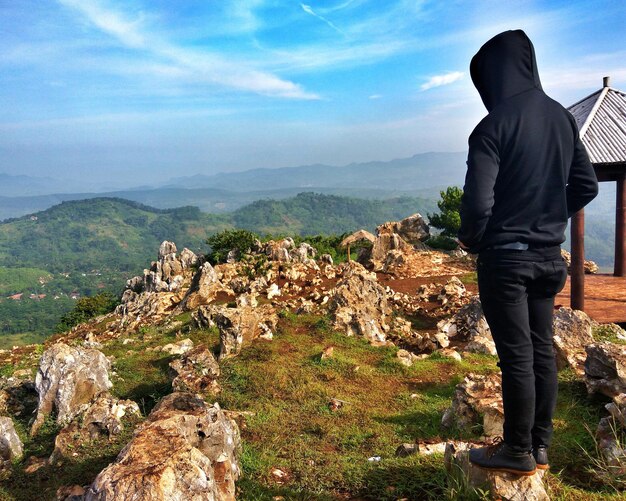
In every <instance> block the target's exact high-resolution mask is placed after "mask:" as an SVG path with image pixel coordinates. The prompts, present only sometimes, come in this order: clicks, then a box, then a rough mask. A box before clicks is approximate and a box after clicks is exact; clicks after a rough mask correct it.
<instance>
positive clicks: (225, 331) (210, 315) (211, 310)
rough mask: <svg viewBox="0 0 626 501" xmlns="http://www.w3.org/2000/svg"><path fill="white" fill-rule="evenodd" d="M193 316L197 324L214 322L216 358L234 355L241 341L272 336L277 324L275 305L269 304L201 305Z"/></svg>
mask: <svg viewBox="0 0 626 501" xmlns="http://www.w3.org/2000/svg"><path fill="white" fill-rule="evenodd" d="M194 319H195V320H196V323H197V324H198V325H199V326H201V327H204V326H212V325H217V328H218V329H219V331H220V353H219V356H218V360H222V359H224V358H226V357H230V356H234V355H237V354H238V353H239V352H240V351H241V348H242V347H243V346H244V345H245V344H249V343H251V342H252V341H254V340H255V339H257V338H259V337H261V338H264V339H272V337H273V333H274V331H275V330H276V327H277V325H278V315H277V313H276V309H275V308H274V307H273V306H272V305H269V304H264V305H261V306H252V305H250V304H242V305H241V306H237V307H236V308H229V307H227V306H222V305H219V306H218V305H212V306H201V307H200V308H199V309H198V311H197V312H196V313H195V315H194Z"/></svg>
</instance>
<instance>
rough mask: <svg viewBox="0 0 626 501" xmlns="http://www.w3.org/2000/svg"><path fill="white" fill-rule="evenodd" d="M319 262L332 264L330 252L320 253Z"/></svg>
mask: <svg viewBox="0 0 626 501" xmlns="http://www.w3.org/2000/svg"><path fill="white" fill-rule="evenodd" d="M320 263H322V264H330V265H331V266H332V264H333V257H332V256H331V255H330V254H322V255H321V256H320Z"/></svg>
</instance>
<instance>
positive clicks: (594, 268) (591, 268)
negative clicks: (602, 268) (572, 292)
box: [561, 249, 598, 274]
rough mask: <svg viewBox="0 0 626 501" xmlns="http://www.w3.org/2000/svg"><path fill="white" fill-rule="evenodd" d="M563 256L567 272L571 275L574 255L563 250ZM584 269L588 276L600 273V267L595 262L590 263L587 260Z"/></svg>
mask: <svg viewBox="0 0 626 501" xmlns="http://www.w3.org/2000/svg"><path fill="white" fill-rule="evenodd" d="M561 256H563V259H564V260H565V263H567V271H568V272H569V273H571V271H572V269H571V268H572V255H571V254H570V253H569V252H567V251H566V250H565V249H561ZM583 269H584V270H585V273H586V274H592V273H598V265H597V264H596V263H595V262H594V261H588V260H586V259H585V264H584V265H583Z"/></svg>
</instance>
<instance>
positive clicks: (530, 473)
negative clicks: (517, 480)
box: [472, 463, 537, 477]
mask: <svg viewBox="0 0 626 501" xmlns="http://www.w3.org/2000/svg"><path fill="white" fill-rule="evenodd" d="M472 465H474V466H477V467H478V468H482V469H483V470H488V471H493V472H496V473H498V472H500V473H512V474H513V475H519V476H520V477H532V476H533V475H534V474H535V473H537V469H536V468H535V469H534V470H532V471H520V470H513V469H510V468H488V467H487V466H480V465H477V464H476V463H472Z"/></svg>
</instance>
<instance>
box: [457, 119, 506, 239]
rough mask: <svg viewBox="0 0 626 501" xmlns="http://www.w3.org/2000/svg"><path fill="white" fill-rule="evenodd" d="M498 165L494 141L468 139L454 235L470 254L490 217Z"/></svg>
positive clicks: (481, 137) (477, 134) (483, 136)
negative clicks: (465, 168)
mask: <svg viewBox="0 0 626 501" xmlns="http://www.w3.org/2000/svg"><path fill="white" fill-rule="evenodd" d="M499 165H500V155H499V153H498V146H497V144H496V142H495V140H494V139H492V138H491V137H490V136H488V135H486V134H484V133H481V132H477V131H474V132H473V133H472V134H471V135H470V137H469V153H468V156H467V173H466V175H465V186H463V196H462V197H461V211H460V215H461V228H460V229H459V232H458V234H457V236H458V238H459V240H460V241H461V242H462V243H463V244H464V245H466V246H467V247H468V248H469V249H470V251H472V249H473V248H474V247H475V246H476V245H477V244H478V243H479V242H480V240H481V238H482V236H483V234H484V233H485V229H486V228H487V223H488V221H489V218H490V217H491V209H492V207H493V204H494V186H495V183H496V177H497V176H498V170H499Z"/></svg>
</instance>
